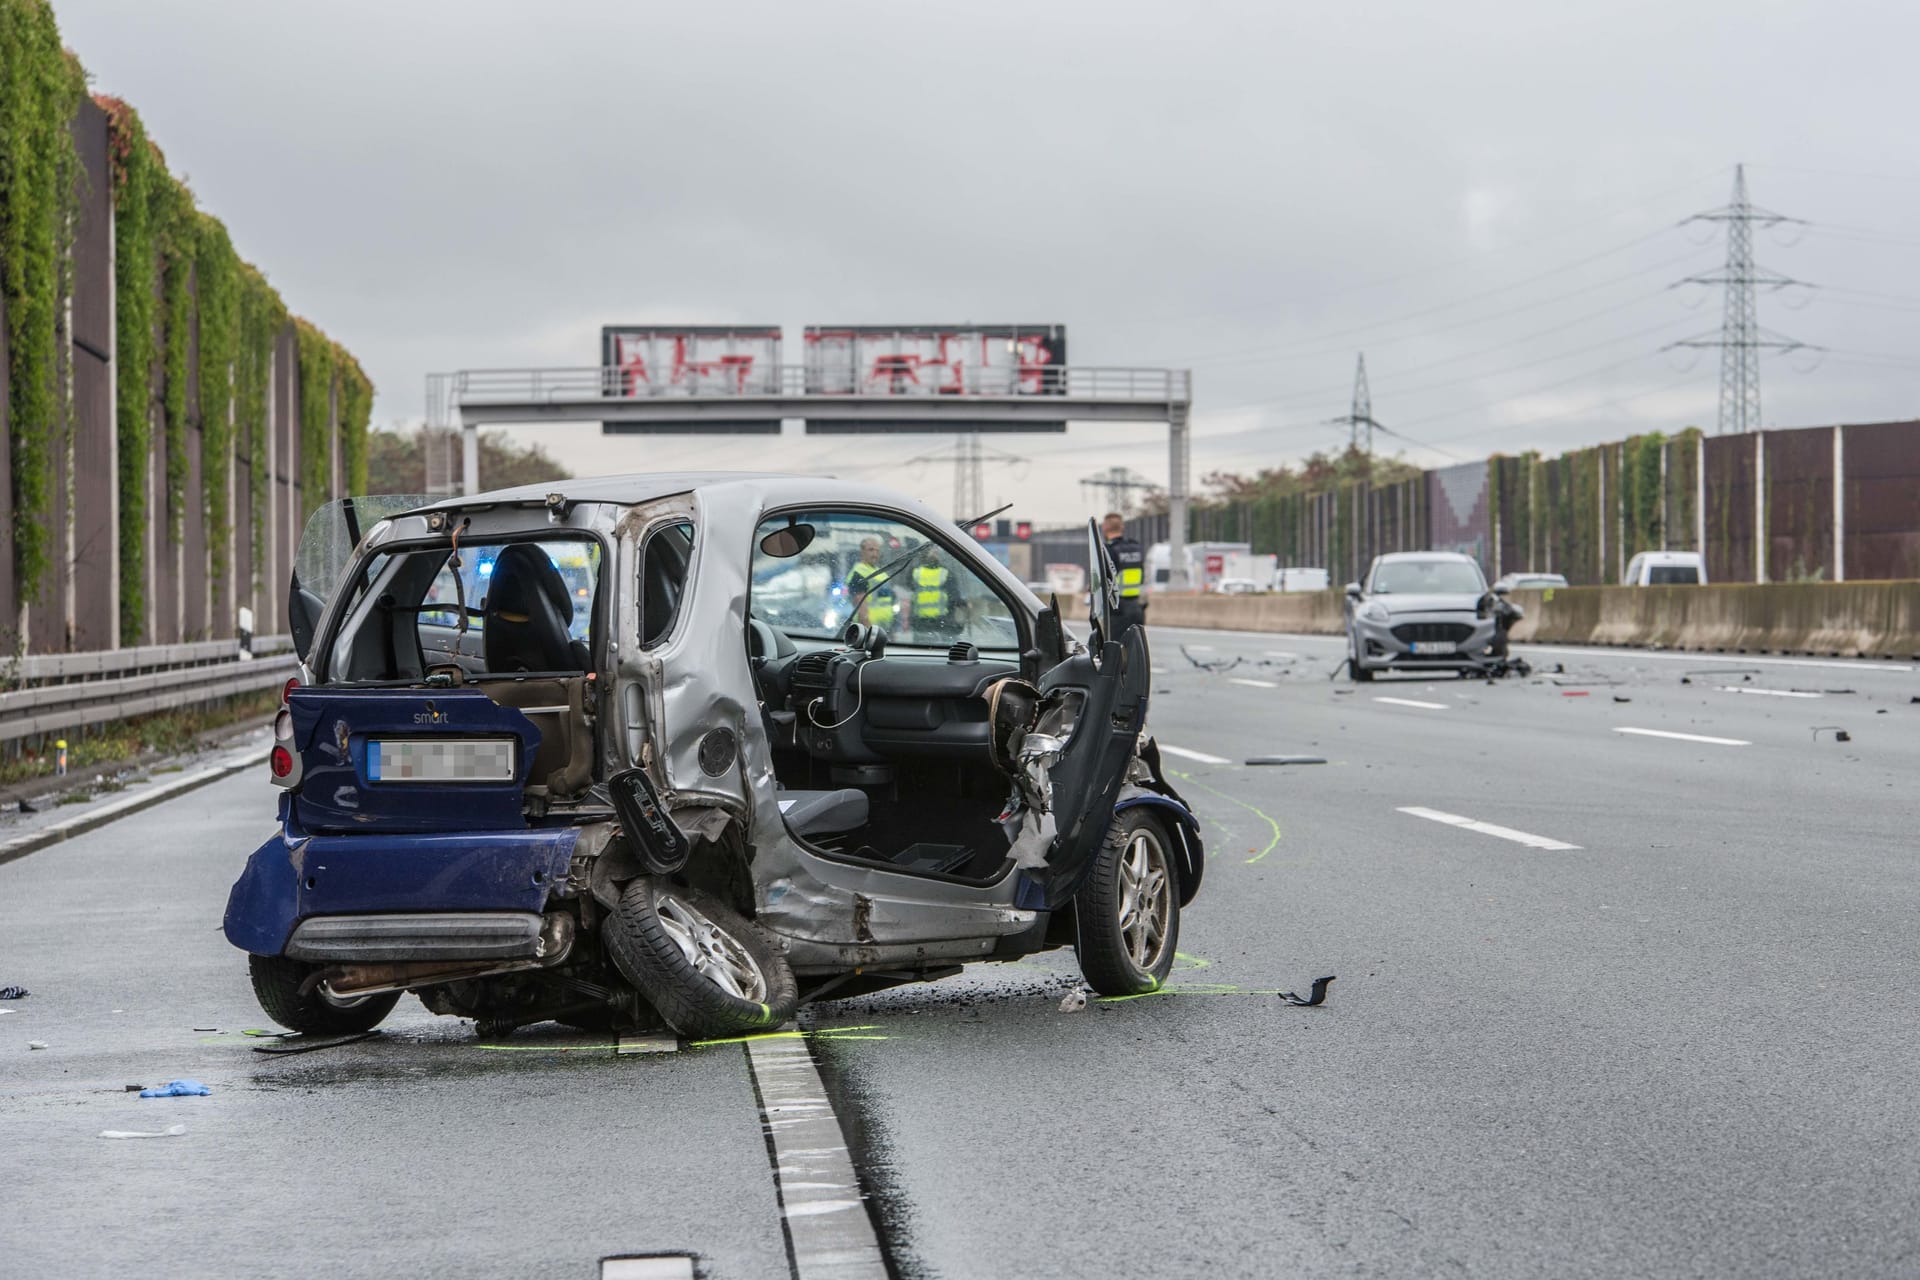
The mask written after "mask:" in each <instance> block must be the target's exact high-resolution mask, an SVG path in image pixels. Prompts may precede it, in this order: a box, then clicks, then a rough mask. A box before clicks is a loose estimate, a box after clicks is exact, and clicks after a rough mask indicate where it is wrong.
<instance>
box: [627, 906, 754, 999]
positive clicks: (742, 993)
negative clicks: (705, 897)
mask: <svg viewBox="0 0 1920 1280" xmlns="http://www.w3.org/2000/svg"><path fill="white" fill-rule="evenodd" d="M655 907H656V910H657V911H658V914H659V918H660V926H661V928H663V929H665V930H666V931H667V935H668V936H669V937H671V938H672V939H673V940H674V943H675V944H676V945H677V946H678V947H679V948H680V953H681V954H682V955H684V956H685V957H686V958H687V963H688V964H690V965H692V966H693V967H694V970H695V971H696V972H697V973H699V974H700V975H701V976H702V977H704V978H706V979H707V981H709V982H711V983H713V985H714V986H716V987H718V988H720V989H721V990H722V991H724V992H726V993H727V994H728V995H730V996H733V997H735V998H736V999H740V1000H752V1001H754V1002H756V1003H763V1002H764V1001H765V1000H766V998H767V979H766V975H765V974H763V973H761V972H760V966H759V965H757V964H755V963H754V961H753V956H752V955H751V954H749V953H748V951H747V949H746V948H745V947H743V946H741V945H740V943H739V942H738V941H737V940H736V939H735V938H734V937H733V936H732V935H731V934H729V933H727V932H726V931H725V930H724V929H722V928H721V927H720V926H719V925H717V924H715V923H714V922H713V921H711V920H709V919H707V917H706V916H705V915H703V914H701V912H699V911H698V910H696V909H695V908H694V907H693V906H691V905H690V904H688V903H687V902H685V901H683V900H681V899H679V898H676V897H674V896H673V895H672V894H667V893H663V894H660V895H659V897H658V898H657V899H656V901H655Z"/></svg>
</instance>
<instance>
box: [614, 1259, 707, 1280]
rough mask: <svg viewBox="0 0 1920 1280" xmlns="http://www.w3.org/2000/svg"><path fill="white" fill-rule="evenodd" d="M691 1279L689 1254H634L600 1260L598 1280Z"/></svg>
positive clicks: (692, 1275)
mask: <svg viewBox="0 0 1920 1280" xmlns="http://www.w3.org/2000/svg"><path fill="white" fill-rule="evenodd" d="M693 1277H694V1270H693V1257H692V1255H691V1254H685V1253H654V1254H634V1255H632V1256H630V1257H625V1258H602V1259H600V1280H693Z"/></svg>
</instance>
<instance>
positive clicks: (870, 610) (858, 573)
mask: <svg viewBox="0 0 1920 1280" xmlns="http://www.w3.org/2000/svg"><path fill="white" fill-rule="evenodd" d="M879 572H880V566H879V565H877V564H868V563H867V562H866V561H865V560H861V561H859V562H858V563H856V564H855V565H854V566H853V568H851V569H849V570H847V592H848V594H849V595H859V594H860V592H862V591H866V592H867V597H866V604H867V621H868V622H870V623H872V624H873V625H874V626H876V627H885V626H890V625H892V623H893V597H892V596H890V595H886V596H883V595H881V594H880V590H881V587H880V586H878V585H876V586H873V587H871V588H870V587H868V585H867V579H868V578H871V577H873V576H874V575H875V574H877V573H879Z"/></svg>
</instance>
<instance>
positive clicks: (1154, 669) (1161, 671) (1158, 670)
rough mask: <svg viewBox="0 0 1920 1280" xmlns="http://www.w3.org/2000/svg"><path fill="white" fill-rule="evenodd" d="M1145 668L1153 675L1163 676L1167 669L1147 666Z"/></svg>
mask: <svg viewBox="0 0 1920 1280" xmlns="http://www.w3.org/2000/svg"><path fill="white" fill-rule="evenodd" d="M1147 670H1149V671H1151V672H1152V673H1153V674H1154V675H1157V676H1164V675H1166V674H1167V669H1166V668H1165V667H1148V668H1147Z"/></svg>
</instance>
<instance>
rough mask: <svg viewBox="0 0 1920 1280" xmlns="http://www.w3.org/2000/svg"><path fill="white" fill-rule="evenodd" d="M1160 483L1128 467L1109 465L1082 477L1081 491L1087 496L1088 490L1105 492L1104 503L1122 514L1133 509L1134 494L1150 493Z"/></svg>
mask: <svg viewBox="0 0 1920 1280" xmlns="http://www.w3.org/2000/svg"><path fill="white" fill-rule="evenodd" d="M1158 488H1160V485H1159V484H1158V483H1157V482H1156V481H1153V480H1149V479H1148V478H1147V477H1146V476H1143V475H1141V474H1140V473H1139V472H1138V471H1134V470H1132V469H1131V468H1128V467H1108V468H1107V469H1106V470H1105V471H1096V472H1095V473H1094V474H1092V475H1090V476H1081V477H1080V491H1081V494H1082V496H1085V495H1086V494H1087V492H1088V491H1092V492H1094V493H1100V494H1105V495H1106V497H1105V500H1104V502H1103V503H1102V505H1103V506H1105V507H1106V509H1107V510H1109V511H1118V512H1120V513H1121V514H1122V515H1124V514H1126V513H1127V512H1128V511H1131V510H1132V509H1133V495H1134V493H1135V491H1136V490H1137V491H1138V492H1140V493H1143V494H1144V493H1150V492H1152V491H1153V490H1155V489H1158Z"/></svg>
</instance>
